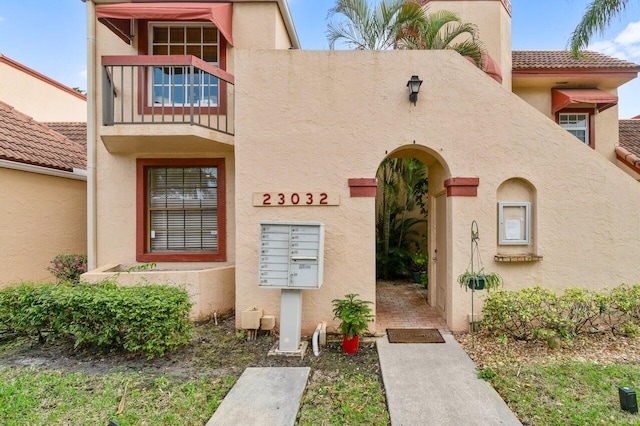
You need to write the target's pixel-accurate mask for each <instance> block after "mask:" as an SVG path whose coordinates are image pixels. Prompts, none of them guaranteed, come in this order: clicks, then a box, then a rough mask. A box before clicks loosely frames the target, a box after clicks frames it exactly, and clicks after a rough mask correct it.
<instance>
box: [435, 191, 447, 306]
mask: <svg viewBox="0 0 640 426" xmlns="http://www.w3.org/2000/svg"><path fill="white" fill-rule="evenodd" d="M435 200H436V201H435V202H436V214H435V220H436V223H435V227H434V229H435V231H436V238H435V242H436V247H435V250H434V254H435V258H434V264H435V267H436V274H435V276H436V286H435V287H436V295H435V296H436V297H435V299H436V308H437V309H438V311H439V312H440V313H441V314H445V313H446V306H447V232H446V229H447V227H446V224H447V222H446V218H447V195H446V194H441V195H439V196H437V197H435Z"/></svg>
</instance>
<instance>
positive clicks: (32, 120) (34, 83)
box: [0, 55, 87, 287]
mask: <svg viewBox="0 0 640 426" xmlns="http://www.w3.org/2000/svg"><path fill="white" fill-rule="evenodd" d="M43 99H45V100H46V101H43ZM86 108H87V105H86V98H85V97H84V95H82V94H80V93H78V92H77V91H75V90H73V89H70V88H68V87H66V86H64V85H62V84H60V83H58V82H56V81H53V80H51V79H50V78H48V77H46V76H44V75H42V74H40V73H38V72H37V71H34V70H32V69H30V68H28V67H26V66H24V65H23V64H20V63H19V62H16V61H14V60H13V59H10V58H8V57H6V56H4V55H0V182H1V184H0V198H1V199H2V207H0V228H1V230H2V232H1V234H2V236H1V237H0V287H2V286H5V285H9V284H11V283H16V282H24V281H52V280H54V277H53V276H52V275H51V274H50V273H49V272H48V271H47V267H49V266H50V262H51V261H52V260H53V258H54V257H55V256H56V255H58V254H69V253H85V252H86V244H87V225H86V224H87V221H86V202H87V197H86V154H85V148H84V144H86V122H85V119H86V110H87V109H86ZM66 135H69V137H67V136H66Z"/></svg>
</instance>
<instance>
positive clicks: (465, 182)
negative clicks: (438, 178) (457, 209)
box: [444, 177, 480, 197]
mask: <svg viewBox="0 0 640 426" xmlns="http://www.w3.org/2000/svg"><path fill="white" fill-rule="evenodd" d="M479 185H480V178H477V177H452V178H449V179H447V180H445V181H444V186H445V188H447V197H476V196H477V195H478V186H479Z"/></svg>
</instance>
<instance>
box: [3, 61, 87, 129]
mask: <svg viewBox="0 0 640 426" xmlns="http://www.w3.org/2000/svg"><path fill="white" fill-rule="evenodd" d="M0 101H2V102H5V103H7V104H9V105H11V106H12V107H14V108H15V109H17V110H18V111H20V112H22V113H24V114H27V115H28V116H30V117H32V118H33V119H35V120H36V121H86V120H87V102H86V101H85V100H84V99H81V98H79V97H78V96H76V95H74V94H71V93H69V92H67V91H65V90H62V89H60V88H59V87H56V86H54V85H52V84H50V83H49V82H46V81H43V80H42V79H40V78H37V77H34V76H33V75H31V74H28V73H27V72H25V71H22V70H19V69H17V68H15V67H13V66H11V65H9V64H7V63H4V62H2V61H0Z"/></svg>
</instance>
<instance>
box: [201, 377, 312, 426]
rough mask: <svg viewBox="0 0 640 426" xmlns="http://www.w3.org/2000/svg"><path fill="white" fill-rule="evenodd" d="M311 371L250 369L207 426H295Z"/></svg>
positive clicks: (239, 380)
mask: <svg viewBox="0 0 640 426" xmlns="http://www.w3.org/2000/svg"><path fill="white" fill-rule="evenodd" d="M310 371H311V369H310V368H309V367H266V368H247V369H246V370H244V373H242V376H240V378H239V379H238V381H237V382H236V384H235V385H234V386H233V388H231V391H229V393H228V394H227V396H226V397H225V398H224V400H223V401H222V404H220V406H219V407H218V409H217V410H216V412H215V413H213V416H212V417H211V419H210V420H209V421H208V422H207V425H206V426H249V425H265V426H266V425H268V426H293V424H294V423H295V421H296V416H297V414H298V409H299V408H300V400H301V399H302V394H303V393H304V389H305V386H306V385H307V378H308V377H309V372H310Z"/></svg>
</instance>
